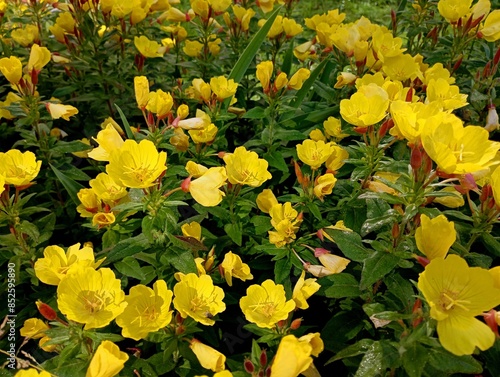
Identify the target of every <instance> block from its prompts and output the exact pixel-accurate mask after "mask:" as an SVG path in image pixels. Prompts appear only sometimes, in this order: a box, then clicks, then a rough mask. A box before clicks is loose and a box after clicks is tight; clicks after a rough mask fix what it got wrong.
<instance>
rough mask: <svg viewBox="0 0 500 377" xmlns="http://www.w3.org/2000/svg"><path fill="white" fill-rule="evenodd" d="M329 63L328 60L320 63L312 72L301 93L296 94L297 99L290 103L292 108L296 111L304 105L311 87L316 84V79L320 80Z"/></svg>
mask: <svg viewBox="0 0 500 377" xmlns="http://www.w3.org/2000/svg"><path fill="white" fill-rule="evenodd" d="M327 62H328V59H325V60H323V61H322V62H321V63H319V64H318V65H317V66H316V68H314V70H313V71H312V72H311V75H310V76H309V78H308V79H307V80H306V81H304V84H303V85H302V88H300V90H299V91H297V94H295V97H294V99H293V101H292V103H290V106H291V107H294V108H296V109H298V108H299V106H300V105H301V104H302V101H304V99H305V98H306V96H307V94H308V93H309V89H311V86H312V85H313V84H314V82H315V81H316V79H317V78H318V76H319V74H320V73H321V71H322V70H323V68H325V65H326V63H327Z"/></svg>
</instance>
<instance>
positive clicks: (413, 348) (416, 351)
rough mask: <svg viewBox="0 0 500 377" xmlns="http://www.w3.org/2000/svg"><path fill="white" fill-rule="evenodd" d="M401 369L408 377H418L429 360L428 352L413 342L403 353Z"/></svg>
mask: <svg viewBox="0 0 500 377" xmlns="http://www.w3.org/2000/svg"><path fill="white" fill-rule="evenodd" d="M402 359H403V368H404V369H405V371H406V373H408V376H409V377H420V376H421V375H422V372H423V371H424V367H425V364H427V360H428V359H429V351H428V350H427V349H426V348H425V347H424V346H422V345H421V344H419V343H416V342H413V343H412V344H411V345H410V346H409V347H407V348H406V351H405V353H403V358H402Z"/></svg>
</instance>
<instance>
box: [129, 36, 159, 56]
mask: <svg viewBox="0 0 500 377" xmlns="http://www.w3.org/2000/svg"><path fill="white" fill-rule="evenodd" d="M134 45H135V47H136V48H137V50H138V51H139V52H140V53H141V55H142V56H144V57H146V58H161V57H162V56H163V54H164V53H165V47H164V46H160V44H159V43H158V42H156V41H150V40H149V39H148V37H146V36H144V35H142V36H140V37H135V38H134Z"/></svg>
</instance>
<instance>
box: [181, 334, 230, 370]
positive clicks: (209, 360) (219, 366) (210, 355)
mask: <svg viewBox="0 0 500 377" xmlns="http://www.w3.org/2000/svg"><path fill="white" fill-rule="evenodd" d="M189 348H191V350H192V351H193V353H194V354H195V355H196V358H197V359H198V361H199V362H200V365H201V366H202V367H203V368H206V369H210V370H211V371H213V372H220V371H221V370H224V369H226V366H225V365H224V364H225V362H226V356H224V355H223V354H222V353H220V352H219V351H217V350H216V349H213V348H212V347H210V346H207V345H206V344H203V343H202V342H200V341H199V340H198V339H192V340H191V342H190V343H189Z"/></svg>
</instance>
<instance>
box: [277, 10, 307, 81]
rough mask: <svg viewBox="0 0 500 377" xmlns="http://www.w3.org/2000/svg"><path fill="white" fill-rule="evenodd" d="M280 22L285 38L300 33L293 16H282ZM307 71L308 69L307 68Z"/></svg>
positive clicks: (300, 26)
mask: <svg viewBox="0 0 500 377" xmlns="http://www.w3.org/2000/svg"><path fill="white" fill-rule="evenodd" d="M281 22H282V25H283V31H284V32H285V35H286V36H287V38H292V37H295V36H296V35H297V34H300V33H302V31H303V29H302V25H300V24H298V23H297V21H295V20H294V19H293V18H286V17H283V20H282V21H281ZM301 69H305V68H301ZM307 71H309V70H308V69H307ZM308 77H309V76H308ZM294 89H295V88H294ZM299 89H300V88H299Z"/></svg>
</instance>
